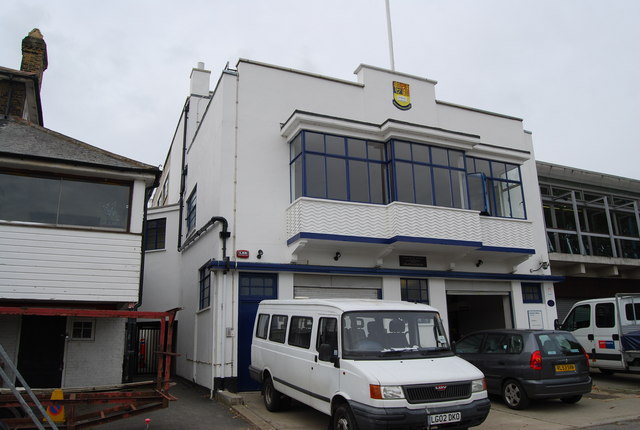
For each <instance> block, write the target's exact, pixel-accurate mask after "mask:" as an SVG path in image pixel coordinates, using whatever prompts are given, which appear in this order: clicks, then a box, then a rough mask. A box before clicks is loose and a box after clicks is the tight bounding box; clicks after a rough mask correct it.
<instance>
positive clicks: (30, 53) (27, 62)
mask: <svg viewBox="0 0 640 430" xmlns="http://www.w3.org/2000/svg"><path fill="white" fill-rule="evenodd" d="M20 70H22V71H23V72H33V73H35V74H37V75H38V83H39V85H40V87H42V74H43V73H44V71H45V70H47V44H46V43H44V38H43V37H42V33H40V30H38V29H37V28H34V29H33V30H31V31H30V32H29V35H27V37H25V38H24V39H22V64H21V65H20Z"/></svg>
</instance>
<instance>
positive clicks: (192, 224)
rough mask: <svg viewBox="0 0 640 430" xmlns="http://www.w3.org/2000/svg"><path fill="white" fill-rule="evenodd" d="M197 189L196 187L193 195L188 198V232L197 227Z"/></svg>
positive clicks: (186, 219)
mask: <svg viewBox="0 0 640 430" xmlns="http://www.w3.org/2000/svg"><path fill="white" fill-rule="evenodd" d="M196 191H197V189H196V188H194V189H193V191H192V192H191V195H190V196H189V198H188V199H187V216H186V218H185V221H186V222H187V233H190V232H191V231H192V230H194V229H195V228H196V207H197V205H196V203H197V194H196Z"/></svg>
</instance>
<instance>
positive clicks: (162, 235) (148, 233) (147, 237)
mask: <svg viewBox="0 0 640 430" xmlns="http://www.w3.org/2000/svg"><path fill="white" fill-rule="evenodd" d="M159 225H161V228H159ZM152 234H153V236H152ZM166 238H167V218H155V219H148V220H147V221H146V225H145V233H144V250H145V251H160V250H164V249H166V248H165V247H166ZM149 242H151V244H152V245H151V247H150V246H149Z"/></svg>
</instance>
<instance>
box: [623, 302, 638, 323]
mask: <svg viewBox="0 0 640 430" xmlns="http://www.w3.org/2000/svg"><path fill="white" fill-rule="evenodd" d="M624 311H625V314H626V316H627V319H628V320H629V321H638V320H640V303H633V304H632V303H627V304H626V305H625V306H624Z"/></svg>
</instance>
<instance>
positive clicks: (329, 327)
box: [316, 318, 338, 356]
mask: <svg viewBox="0 0 640 430" xmlns="http://www.w3.org/2000/svg"><path fill="white" fill-rule="evenodd" d="M323 343H326V344H329V345H331V350H332V351H333V355H334V356H337V355H338V320H337V319H336V318H320V322H319V323H318V339H317V340H316V349H317V350H320V345H322V344H323Z"/></svg>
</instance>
